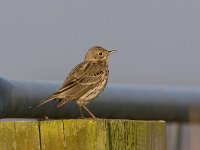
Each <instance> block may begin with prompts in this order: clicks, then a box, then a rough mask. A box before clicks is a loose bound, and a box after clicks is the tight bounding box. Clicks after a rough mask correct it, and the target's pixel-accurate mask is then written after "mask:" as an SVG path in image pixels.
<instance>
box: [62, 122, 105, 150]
mask: <svg viewBox="0 0 200 150" xmlns="http://www.w3.org/2000/svg"><path fill="white" fill-rule="evenodd" d="M64 133H65V140H66V145H67V149H69V150H73V149H77V150H78V149H82V150H104V149H108V147H109V145H108V144H107V143H108V139H107V122H106V121H105V120H101V121H99V120H93V119H84V120H65V121H64Z"/></svg>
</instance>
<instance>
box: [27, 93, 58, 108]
mask: <svg viewBox="0 0 200 150" xmlns="http://www.w3.org/2000/svg"><path fill="white" fill-rule="evenodd" d="M54 99H56V97H55V96H54V95H52V96H49V97H47V98H45V99H43V100H41V101H40V102H39V103H38V104H36V105H33V106H30V107H29V108H33V107H39V106H41V105H43V104H45V103H48V102H50V101H52V100H54Z"/></svg>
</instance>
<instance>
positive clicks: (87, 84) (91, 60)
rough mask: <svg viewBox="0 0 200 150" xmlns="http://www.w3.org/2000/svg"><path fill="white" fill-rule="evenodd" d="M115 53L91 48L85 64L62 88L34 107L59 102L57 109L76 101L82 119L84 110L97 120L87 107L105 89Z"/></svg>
mask: <svg viewBox="0 0 200 150" xmlns="http://www.w3.org/2000/svg"><path fill="white" fill-rule="evenodd" d="M114 52H116V50H107V49H105V48H103V47H101V46H93V47H91V48H89V49H88V51H87V53H86V54H85V58H84V60H83V62H82V63H80V64H78V65H77V66H76V67H75V68H74V69H72V71H71V72H70V73H69V75H68V76H67V77H66V79H65V81H64V83H63V84H62V86H61V88H59V89H58V90H57V91H56V92H55V93H53V94H52V95H51V96H49V97H47V98H45V99H43V100H41V101H40V102H39V103H38V104H36V105H35V106H34V107H39V106H41V105H43V104H45V103H47V102H50V101H52V100H57V101H58V103H57V105H56V108H59V107H61V106H63V105H64V104H66V103H67V102H69V101H75V102H76V103H77V104H78V106H79V108H80V114H81V117H82V118H84V117H83V113H82V110H81V109H82V108H84V109H85V110H86V111H87V112H88V113H89V115H90V116H91V117H92V118H96V117H95V115H94V114H93V113H92V112H91V111H90V110H89V109H88V108H87V107H86V105H87V104H88V103H89V102H90V101H91V100H93V99H94V98H96V97H97V96H98V95H99V94H100V93H101V92H103V90H104V89H105V87H106V85H107V81H108V75H109V68H108V60H109V56H110V55H111V54H112V53H114Z"/></svg>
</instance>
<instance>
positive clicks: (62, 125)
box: [0, 119, 166, 150]
mask: <svg viewBox="0 0 200 150" xmlns="http://www.w3.org/2000/svg"><path fill="white" fill-rule="evenodd" d="M13 149H14V150H15V149H17V150H41V149H42V150H63V149H66V150H166V129H165V122H164V121H133V120H113V119H111V120H107V119H96V120H93V119H72V120H48V121H40V122H39V121H15V122H12V121H9V122H8V121H6V122H5V121H0V150H13Z"/></svg>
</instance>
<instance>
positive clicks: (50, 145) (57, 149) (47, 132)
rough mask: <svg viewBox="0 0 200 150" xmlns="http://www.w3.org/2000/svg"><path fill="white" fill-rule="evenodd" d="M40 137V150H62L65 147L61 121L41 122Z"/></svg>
mask: <svg viewBox="0 0 200 150" xmlns="http://www.w3.org/2000/svg"><path fill="white" fill-rule="evenodd" d="M40 136H41V148H42V150H63V149H65V147H66V144H65V140H64V133H63V121H62V120H57V121H41V122H40Z"/></svg>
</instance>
